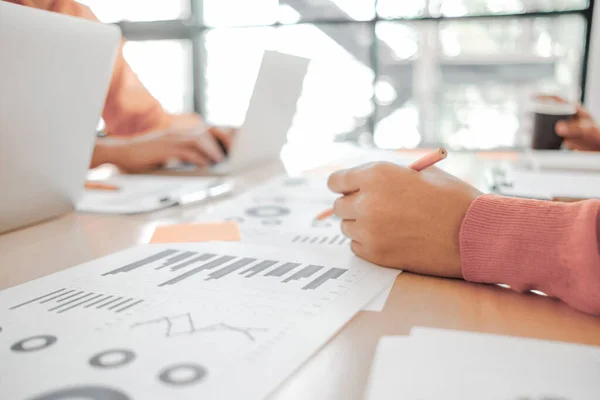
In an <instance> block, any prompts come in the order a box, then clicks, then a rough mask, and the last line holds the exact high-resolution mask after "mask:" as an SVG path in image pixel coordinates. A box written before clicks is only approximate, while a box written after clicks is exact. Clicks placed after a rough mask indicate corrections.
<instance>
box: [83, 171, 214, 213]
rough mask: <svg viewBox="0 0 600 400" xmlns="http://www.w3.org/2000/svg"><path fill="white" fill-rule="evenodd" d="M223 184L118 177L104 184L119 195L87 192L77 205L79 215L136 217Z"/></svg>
mask: <svg viewBox="0 0 600 400" xmlns="http://www.w3.org/2000/svg"><path fill="white" fill-rule="evenodd" d="M217 182H220V181H219V180H218V179H215V178H199V177H165V176H155V175H118V176H115V177H112V178H110V179H107V180H103V181H102V183H106V184H109V185H115V186H118V187H119V188H120V190H118V191H109V190H86V191H85V193H84V195H83V197H82V198H81V199H80V200H79V201H78V202H77V211H82V212H95V213H106V214H136V213H144V212H151V211H156V210H160V209H163V208H166V207H171V206H173V205H175V204H176V201H177V200H176V199H177V198H179V197H181V196H185V195H188V194H190V193H197V192H205V191H207V190H208V189H209V188H210V187H211V186H212V185H214V184H216V183H217Z"/></svg>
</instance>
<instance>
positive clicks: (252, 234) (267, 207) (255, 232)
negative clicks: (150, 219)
mask: <svg viewBox="0 0 600 400" xmlns="http://www.w3.org/2000/svg"><path fill="white" fill-rule="evenodd" d="M337 197H339V196H338V195H336V194H334V193H332V192H331V191H330V190H329V189H328V188H327V177H326V176H311V177H278V178H275V179H273V180H271V181H269V182H267V183H266V184H265V185H262V186H260V187H258V188H256V189H254V190H252V191H250V192H247V193H245V194H243V195H242V196H239V197H236V198H234V199H231V200H228V201H226V202H224V203H222V204H221V205H219V206H218V207H217V208H216V209H215V210H214V211H213V212H212V213H210V214H204V215H202V216H200V217H199V218H198V221H203V222H219V221H235V222H237V223H238V224H239V227H240V231H241V235H242V241H243V242H244V243H254V244H263V245H273V246H291V247H297V248H301V249H307V250H313V251H314V250H321V249H335V251H336V252H338V253H339V254H345V255H347V256H351V255H352V251H351V250H350V240H349V239H348V238H347V237H346V236H344V234H343V233H342V231H341V229H340V223H341V221H340V219H339V218H337V217H336V216H332V217H329V218H326V219H324V220H319V219H317V218H316V217H317V216H318V215H319V214H321V213H322V212H323V211H324V210H327V209H328V208H331V206H332V205H333V202H334V201H335V199H336V198H337ZM393 271H394V272H393V273H390V275H389V276H390V280H389V282H388V285H387V287H386V289H387V290H384V291H382V293H381V294H380V295H379V296H378V298H377V299H376V300H374V301H373V303H370V304H369V306H368V307H366V308H365V310H366V311H381V310H383V307H384V306H385V302H386V300H387V298H388V296H389V293H390V290H391V288H392V286H393V285H394V282H395V281H396V277H397V276H398V275H399V274H400V272H401V271H400V270H393Z"/></svg>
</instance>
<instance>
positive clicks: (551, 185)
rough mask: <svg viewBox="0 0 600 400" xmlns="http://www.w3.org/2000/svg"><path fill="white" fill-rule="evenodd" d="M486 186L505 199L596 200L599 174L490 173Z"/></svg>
mask: <svg viewBox="0 0 600 400" xmlns="http://www.w3.org/2000/svg"><path fill="white" fill-rule="evenodd" d="M488 175H489V181H490V185H491V186H493V185H495V187H493V189H494V191H495V192H498V193H500V194H503V195H506V196H517V197H531V198H536V199H548V200H551V199H552V198H553V197H575V198H599V197H600V173H592V172H575V171H563V172H557V171H533V170H524V169H507V170H490V171H488Z"/></svg>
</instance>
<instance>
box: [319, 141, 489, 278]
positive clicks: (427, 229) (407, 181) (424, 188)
mask: <svg viewBox="0 0 600 400" xmlns="http://www.w3.org/2000/svg"><path fill="white" fill-rule="evenodd" d="M446 155H447V153H446V151H445V150H444V149H438V150H436V151H435V152H432V153H429V154H427V155H426V156H425V157H423V158H421V159H419V160H418V161H416V162H415V163H413V164H411V165H410V168H406V167H401V166H398V165H395V164H392V163H386V162H380V163H372V164H367V165H363V166H360V167H356V168H352V169H348V170H343V171H339V172H336V173H334V174H333V175H332V176H331V177H330V178H329V188H330V189H331V190H332V191H334V192H335V193H339V194H341V195H342V197H340V198H339V199H338V200H336V202H335V204H334V208H333V213H334V214H335V215H336V216H338V217H339V218H341V219H342V226H341V228H342V232H343V233H344V235H346V236H347V237H348V238H350V239H351V240H352V245H351V246H352V250H353V251H354V253H356V254H357V255H358V256H360V257H362V258H364V259H366V260H367V261H371V262H373V263H375V264H378V265H382V266H388V267H396V268H398V267H401V268H403V269H406V270H408V271H414V272H418V273H421V274H430V275H437V276H448V277H461V276H462V275H461V267H460V265H461V264H460V253H459V232H460V226H461V223H462V220H463V218H464V216H465V214H466V212H467V210H468V208H469V206H470V205H471V203H472V202H473V200H475V198H477V197H478V196H479V195H481V193H480V192H479V191H477V190H476V189H475V188H473V187H472V186H470V185H468V184H467V183H465V182H463V181H461V180H459V179H457V178H455V177H453V176H452V175H449V174H447V173H445V172H443V171H441V170H439V169H437V168H435V167H432V165H434V164H435V163H436V162H438V161H440V160H441V159H443V158H445V157H446ZM419 171H420V172H419ZM415 172H419V173H415Z"/></svg>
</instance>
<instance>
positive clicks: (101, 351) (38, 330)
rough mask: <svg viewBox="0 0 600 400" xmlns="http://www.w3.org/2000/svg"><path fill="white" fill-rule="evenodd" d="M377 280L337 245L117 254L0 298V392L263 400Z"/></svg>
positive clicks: (150, 248) (186, 247)
mask: <svg viewBox="0 0 600 400" xmlns="http://www.w3.org/2000/svg"><path fill="white" fill-rule="evenodd" d="M332 238H333V236H331V237H330V240H331V239H332ZM285 239H286V240H288V242H289V236H287V237H286V238H285ZM388 275H390V274H388V273H387V270H383V269H381V268H378V267H375V266H373V265H371V264H369V263H367V262H366V261H364V260H361V259H359V258H357V257H355V256H354V255H352V254H351V253H350V252H347V251H338V250H337V249H336V250H335V251H334V250H331V251H329V250H323V251H311V249H309V250H307V249H306V248H300V247H294V246H277V247H275V246H267V245H260V244H248V243H231V242H208V243H194V244H183V243H182V244H151V245H144V246H137V247H134V248H130V249H127V250H123V251H121V252H118V253H114V254H111V255H108V256H106V257H103V258H101V259H98V260H95V261H91V262H87V263H85V264H82V265H79V266H76V267H73V268H67V269H65V270H64V271H61V272H59V273H57V274H54V275H49V276H46V277H44V278H42V279H40V280H37V281H32V282H29V283H26V284H24V285H19V286H18V287H15V288H11V289H9V291H8V292H6V293H5V294H4V295H3V296H0V321H2V324H1V325H2V329H3V331H2V332H1V333H0V342H2V343H4V344H2V343H0V346H4V348H0V352H2V361H3V363H4V364H6V365H10V366H11V368H10V369H9V370H7V374H8V375H7V376H6V377H4V378H3V379H2V380H0V392H1V393H2V394H5V396H2V398H4V397H6V398H11V399H12V398H15V399H17V398H19V399H21V398H28V399H34V398H41V397H40V396H46V395H49V396H50V397H46V398H48V399H50V398H51V397H52V396H54V394H55V393H59V396H60V397H52V398H56V399H57V400H58V399H59V398H61V399H62V398H65V399H66V398H67V397H69V398H71V397H73V398H74V397H77V396H79V397H82V398H83V397H90V399H91V398H96V397H97V398H98V399H100V398H101V396H104V393H105V392H102V388H104V387H111V388H113V387H114V389H115V390H118V391H121V392H123V393H127V394H128V395H130V396H131V398H132V399H133V398H136V399H137V398H143V399H146V398H152V399H159V398H161V399H162V398H177V399H182V400H183V399H186V400H188V399H189V400H195V399H197V398H265V397H266V396H267V395H268V394H269V393H270V392H271V391H272V390H273V389H274V388H275V387H276V386H277V385H279V384H280V382H282V380H283V379H285V377H286V376H287V375H289V374H290V373H291V372H292V371H294V370H296V369H297V368H298V367H299V366H300V365H301V364H302V363H303V362H304V361H305V360H306V359H307V358H308V357H310V356H311V355H312V354H314V352H315V351H316V350H317V349H318V348H320V347H321V346H322V345H323V343H326V342H327V341H328V340H329V339H330V338H331V337H332V336H333V335H334V334H335V333H336V332H338V331H339V330H340V328H341V327H342V326H343V325H344V324H345V323H346V322H347V321H349V320H350V319H351V318H352V317H353V316H354V315H355V314H356V312H358V311H359V310H360V309H361V308H362V307H363V306H364V305H365V304H367V303H368V302H369V301H370V300H371V299H372V298H373V297H375V296H376V295H377V293H379V292H380V291H381V289H382V288H383V287H384V286H385V284H386V283H387V282H388V281H389V279H388V278H387V276H388ZM5 338H14V340H13V339H9V340H8V342H7V341H6V340H5ZM0 364H2V363H0ZM196 366H201V367H202V368H203V369H202V368H200V367H196ZM109 370H110V371H109ZM22 371H43V374H45V376H46V377H48V379H34V378H32V379H27V377H25V376H24V375H23V374H22ZM264 371H269V372H268V376H265V372H264ZM5 372H6V371H5ZM109 372H110V374H109ZM41 373H42V372H40V374H41ZM274 374H277V375H276V376H274V377H273V375H274ZM203 377H205V378H203ZM25 379H26V380H25ZM21 382H22V383H21ZM188 382H192V383H194V382H196V383H198V385H192V384H191V383H189V384H188ZM90 383H93V384H94V385H96V386H95V389H93V390H96V389H97V391H89V390H92V388H91V387H88V386H86V385H89V384H90ZM232 383H235V384H232ZM255 383H256V384H257V385H255ZM188 386H189V390H187V389H186V388H187V387H188ZM63 388H83V389H82V391H66V392H65V391H63ZM238 388H239V393H238V390H237V389H238ZM88 389H89V390H88ZM230 389H236V390H233V391H232V390H230ZM175 390H176V391H175ZM250 392H252V393H255V394H256V395H254V396H248V395H247V394H248V393H250ZM106 393H107V394H106V395H107V396H108V395H109V393H108V392H106ZM155 393H157V395H154V394H155ZM63 394H66V396H67V397H63ZM100 394H101V395H100ZM149 394H150V395H149ZM36 396H37V397H36ZM98 396H100V397H98ZM110 396H112V392H111V393H110ZM110 396H109V397H110ZM105 397H106V396H105ZM109 397H106V398H107V399H108V398H109ZM110 398H112V397H110Z"/></svg>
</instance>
